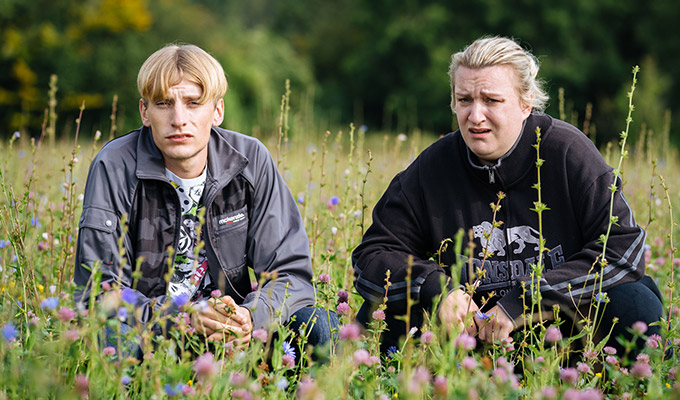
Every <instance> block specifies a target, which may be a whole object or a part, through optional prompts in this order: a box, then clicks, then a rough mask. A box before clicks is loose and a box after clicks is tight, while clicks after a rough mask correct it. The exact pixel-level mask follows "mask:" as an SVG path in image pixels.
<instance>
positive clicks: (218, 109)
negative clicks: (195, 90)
mask: <svg viewBox="0 0 680 400" xmlns="http://www.w3.org/2000/svg"><path fill="white" fill-rule="evenodd" d="M223 121H224V99H219V100H218V101H217V104H215V111H214V114H213V123H212V125H213V126H220V125H222V122H223Z"/></svg>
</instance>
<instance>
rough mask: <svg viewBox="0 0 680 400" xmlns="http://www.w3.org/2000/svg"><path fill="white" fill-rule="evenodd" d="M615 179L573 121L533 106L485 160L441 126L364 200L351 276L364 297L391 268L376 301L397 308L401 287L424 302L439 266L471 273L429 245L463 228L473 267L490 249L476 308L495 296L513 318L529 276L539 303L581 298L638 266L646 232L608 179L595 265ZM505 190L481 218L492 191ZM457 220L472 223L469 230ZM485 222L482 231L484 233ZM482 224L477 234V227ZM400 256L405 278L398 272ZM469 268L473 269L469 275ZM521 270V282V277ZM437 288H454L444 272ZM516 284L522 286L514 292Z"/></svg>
mask: <svg viewBox="0 0 680 400" xmlns="http://www.w3.org/2000/svg"><path fill="white" fill-rule="evenodd" d="M537 128H540V132H541V142H540V147H539V148H540V158H541V159H543V160H544V162H543V164H542V166H541V169H540V173H541V195H542V202H543V203H545V204H546V205H547V207H548V208H549V210H547V211H544V212H543V217H542V219H543V221H542V231H541V230H540V229H539V219H538V213H536V212H535V211H532V209H533V208H535V202H536V201H537V200H538V190H536V188H535V186H534V185H535V184H536V183H537V180H538V174H537V167H536V148H535V147H534V146H533V145H535V144H536V129H537ZM613 183H614V175H613V172H612V168H611V167H610V166H608V165H607V164H606V163H605V161H604V159H603V158H602V156H601V155H600V153H599V152H598V151H597V149H596V148H595V146H594V145H593V143H592V142H591V141H590V140H589V139H588V138H587V137H586V136H585V135H584V134H583V133H582V132H580V131H579V130H578V129H576V128H575V127H573V126H571V125H569V124H567V123H565V122H562V121H560V120H556V119H553V118H551V117H550V116H548V115H544V114H536V113H534V114H531V115H530V116H529V118H528V119H527V120H526V123H525V125H524V128H523V131H522V134H521V135H520V137H519V138H518V140H517V142H516V143H515V145H514V147H513V148H512V149H511V150H510V151H509V152H508V153H507V154H506V155H504V156H503V157H501V158H500V159H499V160H498V161H497V162H496V164H495V165H493V166H482V165H481V163H480V162H479V160H478V158H477V157H476V156H475V155H474V154H473V153H472V152H471V151H470V150H469V149H468V147H467V146H466V145H465V142H464V141H463V138H462V136H461V133H460V131H456V132H454V133H450V134H448V135H446V136H444V137H443V138H441V139H440V140H438V141H436V142H435V143H434V144H432V145H431V146H430V147H428V148H427V149H425V150H424V151H423V152H422V153H421V154H420V156H419V157H418V158H417V159H416V160H415V161H414V162H413V163H412V164H411V165H410V166H409V167H408V168H407V169H406V170H404V171H402V172H400V173H399V174H397V176H396V177H395V178H394V179H393V180H392V182H391V183H390V185H389V187H388V188H387V190H386V191H385V193H384V194H383V196H382V198H381V199H380V200H379V201H378V203H377V204H376V206H375V209H374V210H373V224H372V225H371V227H370V228H369V229H368V230H367V231H366V234H365V235H364V237H363V240H362V243H361V244H360V245H359V246H358V247H357V248H356V249H355V251H354V253H353V255H352V259H353V263H354V269H355V275H356V282H355V285H356V288H357V290H358V291H359V293H360V294H361V295H362V296H363V297H364V298H365V299H366V300H367V301H370V302H372V303H381V302H382V301H383V297H384V296H385V289H384V286H385V276H386V271H387V270H390V271H391V276H390V282H391V283H392V285H391V286H390V288H389V290H388V292H387V312H389V313H392V314H395V315H401V314H404V313H405V311H406V298H407V288H410V293H411V298H412V299H413V300H415V301H417V302H419V304H420V306H422V307H425V308H428V307H431V305H432V303H433V299H434V298H435V297H436V296H438V295H439V294H440V293H441V278H442V277H444V278H447V277H448V276H451V274H455V275H457V276H460V282H462V283H465V282H468V281H470V275H473V274H474V273H473V274H471V273H470V271H468V268H467V267H464V268H462V269H461V270H458V268H456V259H457V258H458V257H463V256H458V255H457V254H456V252H455V250H454V246H453V245H449V246H448V247H447V250H446V251H444V252H442V253H441V264H439V263H438V262H437V261H438V257H434V255H435V254H436V253H437V251H438V249H439V248H440V245H441V243H442V241H443V240H445V239H447V238H450V239H453V238H455V236H456V233H457V232H458V231H459V230H461V229H462V230H464V231H465V233H466V235H465V239H464V241H463V242H464V243H463V245H464V253H465V256H464V257H465V260H466V261H465V262H466V265H468V264H469V261H470V258H469V251H467V250H465V247H466V244H467V243H468V242H469V241H470V240H473V241H474V244H475V248H474V249H473V251H472V260H471V262H472V265H473V266H474V268H473V271H476V270H477V268H479V267H481V265H482V260H483V258H484V257H483V251H484V248H485V247H486V249H487V251H488V252H493V253H492V254H491V255H489V256H488V257H487V259H486V261H485V262H484V269H485V270H486V273H485V274H484V277H483V278H482V280H481V284H480V286H479V288H478V289H477V291H476V293H475V296H474V298H475V301H476V302H477V303H478V304H480V303H479V302H480V301H481V297H482V296H488V295H489V294H490V293H491V292H494V293H495V296H494V297H493V298H492V300H491V301H490V302H489V303H487V305H486V306H485V307H484V309H485V310H486V309H488V308H489V307H491V306H492V305H494V304H497V305H499V306H500V307H501V308H502V309H503V310H504V311H505V312H506V313H507V314H508V316H509V317H510V318H511V319H512V320H513V321H514V322H515V324H516V325H517V323H518V322H519V321H520V320H519V317H520V316H521V315H522V314H523V307H524V305H525V304H526V305H530V304H531V299H530V298H529V296H531V295H532V293H531V291H532V288H533V290H535V289H536V288H540V292H541V294H542V302H541V304H542V308H543V309H544V310H550V309H551V307H552V305H553V304H559V305H560V306H561V307H562V308H565V307H566V308H567V309H574V308H575V304H576V305H578V306H579V307H580V306H582V305H586V304H588V303H589V302H591V301H592V299H593V298H595V297H596V296H597V294H598V293H599V292H600V290H601V291H602V292H606V291H607V290H608V289H609V288H611V287H614V286H616V285H619V284H621V283H626V282H632V281H637V280H639V279H640V278H641V277H642V276H643V275H644V267H645V265H644V255H643V254H644V240H645V232H644V230H643V229H642V228H640V227H639V226H638V225H637V224H636V222H635V220H634V218H633V213H632V211H631V209H630V207H629V206H628V204H627V202H626V200H625V198H624V197H623V194H622V193H621V191H620V187H621V181H620V180H618V181H617V182H616V185H617V190H616V192H615V195H614V203H613V215H614V216H615V217H617V218H618V220H617V222H616V223H615V224H612V225H611V232H610V236H609V239H608V240H607V243H606V245H607V247H606V258H607V264H606V266H605V267H604V268H603V267H602V266H601V264H600V262H599V259H598V256H600V255H601V254H602V247H603V246H602V243H601V241H600V240H599V239H600V236H601V235H603V234H606V232H607V229H608V226H609V223H610V211H609V210H610V202H611V196H612V191H611V187H612V184H613ZM499 192H503V193H505V198H504V199H503V200H502V201H501V202H500V205H501V208H500V210H499V211H498V213H497V215H496V219H495V221H502V225H501V226H500V227H499V228H496V229H491V226H492V225H491V224H492V222H493V221H494V219H493V210H492V207H491V206H490V204H492V203H494V204H495V203H496V202H497V199H498V197H497V194H498V193H499ZM539 231H541V232H542V236H543V238H544V239H545V246H546V249H547V250H546V251H545V252H544V253H543V265H544V268H543V273H542V277H541V280H540V282H538V283H536V281H535V280H534V283H533V284H532V283H531V282H530V280H531V276H530V273H531V265H536V264H537V259H538V256H539V246H538V244H539V237H540V233H539ZM468 232H470V233H471V234H472V237H471V238H470V237H469V236H468ZM489 232H491V234H490V236H489ZM485 233H486V235H485ZM409 256H412V257H413V258H412V263H411V279H410V283H409V282H407V277H408V265H409V261H408V260H409ZM472 278H473V280H474V278H475V277H474V276H473V277H472ZM523 281H524V282H526V284H525V285H524V286H525V289H523V288H522V285H521V284H520V283H521V282H523ZM447 286H448V289H452V288H455V287H456V286H455V284H454V283H453V282H452V280H448V283H447ZM525 292H526V296H527V297H526V298H523V296H524V295H523V293H525Z"/></svg>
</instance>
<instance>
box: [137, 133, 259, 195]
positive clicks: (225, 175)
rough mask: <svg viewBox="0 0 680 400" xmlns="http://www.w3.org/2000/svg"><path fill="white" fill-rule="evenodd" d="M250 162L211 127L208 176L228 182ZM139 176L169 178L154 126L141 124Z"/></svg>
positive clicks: (138, 150) (138, 144) (138, 160)
mask: <svg viewBox="0 0 680 400" xmlns="http://www.w3.org/2000/svg"><path fill="white" fill-rule="evenodd" d="M247 164H248V159H247V158H246V157H245V156H244V155H243V154H241V153H240V152H238V151H237V150H236V149H235V148H234V147H233V146H232V145H231V144H230V143H229V142H228V141H227V140H226V138H225V137H224V135H223V134H221V133H220V132H219V131H218V130H217V129H216V128H212V130H211V131H210V141H209V142H208V179H209V180H211V181H217V182H225V181H229V180H231V178H233V177H234V176H235V175H236V174H238V173H239V172H241V171H242V170H243V169H244V168H245V166H246V165H247ZM135 174H136V175H137V178H139V179H157V180H161V181H167V178H166V176H165V163H164V162H163V155H162V154H161V151H160V150H159V149H158V147H156V143H155V142H154V141H153V136H152V134H151V128H149V127H146V126H144V127H142V128H141V132H140V134H139V137H138V138H137V167H136V170H135Z"/></svg>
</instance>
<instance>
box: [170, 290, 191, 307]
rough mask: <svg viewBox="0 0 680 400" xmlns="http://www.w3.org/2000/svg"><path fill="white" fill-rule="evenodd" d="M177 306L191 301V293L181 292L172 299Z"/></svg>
mask: <svg viewBox="0 0 680 400" xmlns="http://www.w3.org/2000/svg"><path fill="white" fill-rule="evenodd" d="M172 301H173V302H174V303H175V305H176V306H177V307H182V306H183V305H185V304H186V303H187V302H188V301H189V295H188V294H186V293H180V294H178V295H177V296H175V298H174V299H173V300H172Z"/></svg>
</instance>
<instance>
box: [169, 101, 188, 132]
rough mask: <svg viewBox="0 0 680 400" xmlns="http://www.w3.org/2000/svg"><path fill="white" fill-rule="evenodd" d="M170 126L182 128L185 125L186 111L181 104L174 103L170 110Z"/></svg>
mask: <svg viewBox="0 0 680 400" xmlns="http://www.w3.org/2000/svg"><path fill="white" fill-rule="evenodd" d="M171 123H172V126H177V127H182V126H185V125H186V124H187V110H186V109H185V108H184V106H183V105H182V104H179V103H175V106H174V107H173V109H172V121H171Z"/></svg>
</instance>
